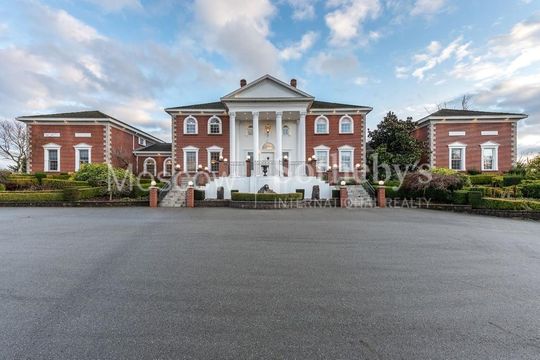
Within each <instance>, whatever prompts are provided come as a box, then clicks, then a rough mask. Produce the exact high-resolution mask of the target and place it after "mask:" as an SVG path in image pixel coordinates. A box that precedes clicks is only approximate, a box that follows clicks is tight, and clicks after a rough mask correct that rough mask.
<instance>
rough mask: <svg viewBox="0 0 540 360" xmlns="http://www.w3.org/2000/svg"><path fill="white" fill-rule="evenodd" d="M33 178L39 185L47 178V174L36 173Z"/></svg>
mask: <svg viewBox="0 0 540 360" xmlns="http://www.w3.org/2000/svg"><path fill="white" fill-rule="evenodd" d="M34 176H35V178H36V179H37V180H38V183H39V184H40V185H41V183H42V181H43V179H45V178H46V177H47V174H45V173H41V172H38V173H35V174H34Z"/></svg>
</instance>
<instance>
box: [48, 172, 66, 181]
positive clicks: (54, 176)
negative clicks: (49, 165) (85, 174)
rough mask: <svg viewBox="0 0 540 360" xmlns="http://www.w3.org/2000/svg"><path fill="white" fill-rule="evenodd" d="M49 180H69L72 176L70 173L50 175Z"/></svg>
mask: <svg viewBox="0 0 540 360" xmlns="http://www.w3.org/2000/svg"><path fill="white" fill-rule="evenodd" d="M47 178H49V179H56V180H69V179H70V178H71V176H70V175H69V174H68V173H61V174H48V175H47Z"/></svg>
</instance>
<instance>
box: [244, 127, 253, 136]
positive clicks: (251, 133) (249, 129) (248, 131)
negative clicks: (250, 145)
mask: <svg viewBox="0 0 540 360" xmlns="http://www.w3.org/2000/svg"><path fill="white" fill-rule="evenodd" d="M246 135H247V136H250V135H253V125H248V127H247V131H246Z"/></svg>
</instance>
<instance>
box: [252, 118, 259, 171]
mask: <svg viewBox="0 0 540 360" xmlns="http://www.w3.org/2000/svg"><path fill="white" fill-rule="evenodd" d="M252 115H253V161H259V159H260V151H259V113H258V112H256V111H254V112H253V113H252ZM254 164H255V166H257V164H256V163H254Z"/></svg>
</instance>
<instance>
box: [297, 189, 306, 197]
mask: <svg viewBox="0 0 540 360" xmlns="http://www.w3.org/2000/svg"><path fill="white" fill-rule="evenodd" d="M295 192H297V193H300V194H302V199H303V198H305V195H306V194H305V191H304V189H296V190H295Z"/></svg>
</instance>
